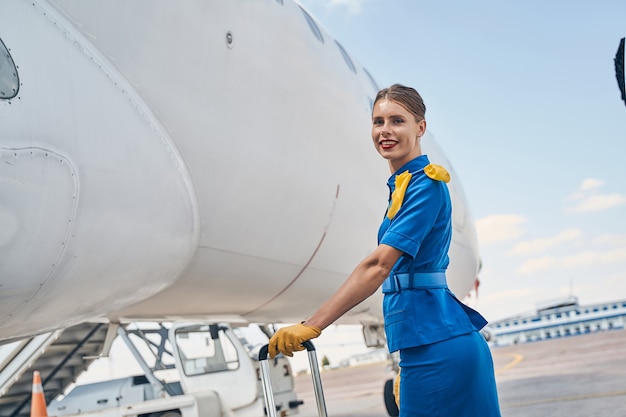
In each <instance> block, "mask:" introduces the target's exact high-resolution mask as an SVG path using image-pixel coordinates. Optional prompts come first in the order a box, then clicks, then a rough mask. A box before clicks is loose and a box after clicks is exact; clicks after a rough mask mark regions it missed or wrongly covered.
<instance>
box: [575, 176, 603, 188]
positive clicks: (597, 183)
mask: <svg viewBox="0 0 626 417" xmlns="http://www.w3.org/2000/svg"><path fill="white" fill-rule="evenodd" d="M603 185H604V181H602V180H596V179H594V178H585V179H584V180H583V183H582V184H580V191H587V190H593V189H594V188H600V187H602V186H603Z"/></svg>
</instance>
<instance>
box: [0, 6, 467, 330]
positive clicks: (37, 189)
mask: <svg viewBox="0 0 626 417" xmlns="http://www.w3.org/2000/svg"><path fill="white" fill-rule="evenodd" d="M0 41H1V42H0V157H1V162H0V260H1V261H0V340H4V341H9V340H17V339H19V338H23V337H27V336H31V335H36V334H39V333H42V332H47V331H51V330H54V329H60V328H66V327H69V326H72V325H76V324H78V323H81V322H103V323H107V322H114V323H115V322H122V323H124V322H128V321H134V320H151V321H158V320H175V319H185V320H190V319H194V318H199V317H201V318H202V319H207V318H214V319H215V320H219V321H223V322H258V323H277V322H295V321H299V320H302V319H303V318H305V317H307V315H309V314H311V313H312V312H313V311H314V310H315V308H316V307H317V306H319V305H320V303H321V302H322V301H323V300H325V299H326V298H327V297H329V296H330V295H331V294H332V293H333V292H334V291H335V290H336V289H337V288H338V286H339V285H340V284H341V283H342V282H343V280H344V279H345V278H346V276H347V275H348V274H349V272H350V271H351V270H352V268H353V267H354V266H355V265H356V264H357V263H358V261H360V260H361V259H362V258H363V257H364V256H365V255H366V254H368V253H369V252H370V251H372V250H373V249H374V248H375V246H376V230H377V227H378V224H379V221H380V219H381V217H382V216H383V214H384V210H385V206H386V202H387V193H388V191H387V188H386V185H385V184H386V180H387V177H388V175H389V172H388V167H387V164H386V162H385V161H384V160H382V159H381V158H380V157H379V156H378V155H377V153H376V152H375V150H374V148H373V146H372V143H371V138H370V123H371V120H370V112H371V105H372V100H373V98H374V97H375V94H376V91H377V89H378V86H377V85H376V82H375V81H374V79H373V78H372V76H371V75H370V74H369V73H368V72H367V71H366V70H365V68H363V67H362V66H361V65H359V64H358V63H357V61H356V60H354V59H353V58H352V57H351V56H350V55H349V54H348V53H347V52H346V51H345V50H344V48H343V47H342V45H341V44H340V43H339V42H338V41H337V40H335V39H333V37H332V36H331V35H330V34H329V33H327V32H326V31H325V30H324V29H323V28H322V27H320V26H319V25H318V24H317V23H316V21H315V20H314V19H313V18H312V17H311V16H310V15H309V14H308V13H307V12H306V10H305V9H304V8H303V7H302V6H300V5H299V4H298V3H294V2H292V1H290V0H285V1H283V0H256V1H252V0H237V1H235V0H229V1H201V0H197V1H191V0H190V1H185V2H182V3H181V2H172V1H168V0H135V1H125V0H89V1H86V0H49V1H45V0H28V1H26V0H2V1H1V2H0ZM423 146H424V148H425V150H426V151H427V153H428V155H429V156H430V157H431V160H432V161H433V162H437V163H439V164H442V165H444V166H446V167H447V168H448V169H449V170H450V171H451V174H452V181H451V182H450V183H449V187H450V189H451V192H452V198H453V207H454V213H453V221H454V235H453V243H452V247H451V249H450V256H451V266H450V269H449V284H450V287H451V289H452V290H453V291H454V292H455V293H456V294H457V295H458V296H459V297H463V296H465V295H466V294H467V293H468V291H469V290H470V289H471V287H472V286H473V284H474V282H475V279H476V276H477V272H478V268H479V257H478V250H477V242H476V235H475V230H474V226H473V221H472V218H471V215H470V212H469V211H468V209H467V206H466V201H465V199H464V196H463V193H462V190H461V188H460V185H459V179H458V178H457V176H456V175H455V173H454V171H453V170H452V167H451V165H450V163H449V162H448V161H447V160H446V158H445V156H444V155H443V153H442V152H441V151H440V150H439V148H437V146H436V144H435V142H434V140H433V138H432V136H430V135H428V136H427V137H426V138H425V142H424V144H423ZM380 298H381V297H380V294H377V295H375V296H373V297H371V298H370V299H369V300H367V301H365V302H364V303H362V304H361V305H359V306H358V307H356V308H355V309H353V311H352V312H350V313H349V314H348V315H347V316H346V317H345V318H344V319H343V321H342V322H343V323H361V324H373V325H377V324H380V323H381V322H382V313H381V307H380Z"/></svg>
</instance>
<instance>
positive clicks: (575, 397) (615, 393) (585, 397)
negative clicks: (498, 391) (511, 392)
mask: <svg viewBox="0 0 626 417" xmlns="http://www.w3.org/2000/svg"><path fill="white" fill-rule="evenodd" d="M621 395H626V391H610V392H598V393H596V394H582V395H573V396H570V397H557V398H546V399H543V400H534V401H525V402H519V403H510V404H502V408H517V407H526V406H530V405H537V404H548V403H558V402H563V401H576V400H588V399H591V398H600V397H619V396H621Z"/></svg>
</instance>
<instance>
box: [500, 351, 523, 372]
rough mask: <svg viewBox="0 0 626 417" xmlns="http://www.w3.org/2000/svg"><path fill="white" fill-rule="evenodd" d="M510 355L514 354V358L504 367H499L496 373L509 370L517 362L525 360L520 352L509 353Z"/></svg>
mask: <svg viewBox="0 0 626 417" xmlns="http://www.w3.org/2000/svg"><path fill="white" fill-rule="evenodd" d="M507 355H508V356H512V357H513V360H512V361H511V362H509V363H507V364H506V365H504V366H503V367H502V368H500V369H497V370H496V371H495V374H496V375H498V374H501V373H502V372H504V371H508V370H509V369H511V368H513V367H514V366H516V365H517V364H519V363H520V362H521V361H523V360H524V356H523V355H520V354H519V353H507Z"/></svg>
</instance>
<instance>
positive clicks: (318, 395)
mask: <svg viewBox="0 0 626 417" xmlns="http://www.w3.org/2000/svg"><path fill="white" fill-rule="evenodd" d="M302 346H304V347H305V348H306V350H307V353H308V355H309V366H310V367H311V379H312V380H313V390H314V391H315V402H316V403H317V413H318V414H319V416H320V417H328V413H327V412H326V402H325V401H324V390H323V389H322V378H321V377H320V368H319V366H318V364H317V353H316V351H315V346H314V345H313V342H311V341H310V340H307V341H306V342H302ZM268 352H269V345H265V346H263V347H262V348H261V350H260V351H259V368H260V370H261V385H262V386H263V398H264V399H265V409H266V411H267V415H268V417H276V403H275V402H274V393H273V392H272V383H271V381H270V380H269V379H270V365H269V363H268V359H267V357H268Z"/></svg>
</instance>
